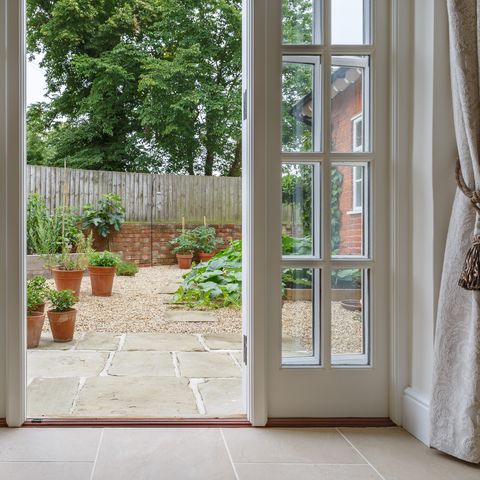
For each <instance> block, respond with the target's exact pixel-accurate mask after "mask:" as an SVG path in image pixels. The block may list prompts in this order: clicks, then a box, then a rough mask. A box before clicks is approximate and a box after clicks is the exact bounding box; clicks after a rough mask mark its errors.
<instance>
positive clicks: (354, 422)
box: [266, 417, 397, 428]
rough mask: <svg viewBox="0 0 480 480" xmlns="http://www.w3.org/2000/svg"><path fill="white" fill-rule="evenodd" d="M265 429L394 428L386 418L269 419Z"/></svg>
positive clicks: (392, 423) (394, 425) (393, 424)
mask: <svg viewBox="0 0 480 480" xmlns="http://www.w3.org/2000/svg"><path fill="white" fill-rule="evenodd" d="M266 426H267V427H284V428H308V427H310V428H312V427H318V428H337V427H353V428H365V427H396V426H397V425H396V424H395V423H394V422H392V420H390V418H388V417H282V418H279V417H277V418H269V419H268V422H267V425H266Z"/></svg>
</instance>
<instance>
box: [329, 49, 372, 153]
mask: <svg viewBox="0 0 480 480" xmlns="http://www.w3.org/2000/svg"><path fill="white" fill-rule="evenodd" d="M368 60H369V59H368V57H366V56H361V57H333V59H332V76H331V114H332V120H331V130H332V141H331V149H332V152H336V153H339V152H340V153H342V152H368V151H369V145H368V143H369V142H368V139H369V121H368V120H369V112H368V106H369V105H368V101H367V98H368Z"/></svg>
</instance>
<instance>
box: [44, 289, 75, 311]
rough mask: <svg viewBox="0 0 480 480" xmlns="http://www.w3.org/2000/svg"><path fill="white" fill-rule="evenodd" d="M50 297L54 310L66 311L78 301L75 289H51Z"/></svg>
mask: <svg viewBox="0 0 480 480" xmlns="http://www.w3.org/2000/svg"><path fill="white" fill-rule="evenodd" d="M48 299H49V300H50V302H51V303H52V310H53V311H54V312H66V311H68V310H70V309H71V308H72V307H73V306H74V305H75V304H76V303H77V298H76V297H75V294H74V292H73V290H60V291H57V290H50V291H49V292H48Z"/></svg>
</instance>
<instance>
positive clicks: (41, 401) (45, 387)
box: [27, 378, 79, 417]
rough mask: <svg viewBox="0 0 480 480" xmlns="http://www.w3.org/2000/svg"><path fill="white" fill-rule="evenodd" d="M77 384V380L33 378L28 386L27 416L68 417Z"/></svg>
mask: <svg viewBox="0 0 480 480" xmlns="http://www.w3.org/2000/svg"><path fill="white" fill-rule="evenodd" d="M78 382H79V379H78V378H35V379H34V380H33V381H32V383H31V384H30V385H29V386H28V391H27V416H28V417H63V416H68V415H69V414H70V409H71V407H72V405H73V400H74V398H75V395H76V393H77V390H78Z"/></svg>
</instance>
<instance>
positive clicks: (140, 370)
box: [108, 352, 175, 377]
mask: <svg viewBox="0 0 480 480" xmlns="http://www.w3.org/2000/svg"><path fill="white" fill-rule="evenodd" d="M108 374H109V375H115V376H126V377H174V376H175V367H174V366H173V359H172V356H171V354H170V353H168V352H116V353H115V355H114V357H113V362H112V365H111V366H110V368H109V369H108Z"/></svg>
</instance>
